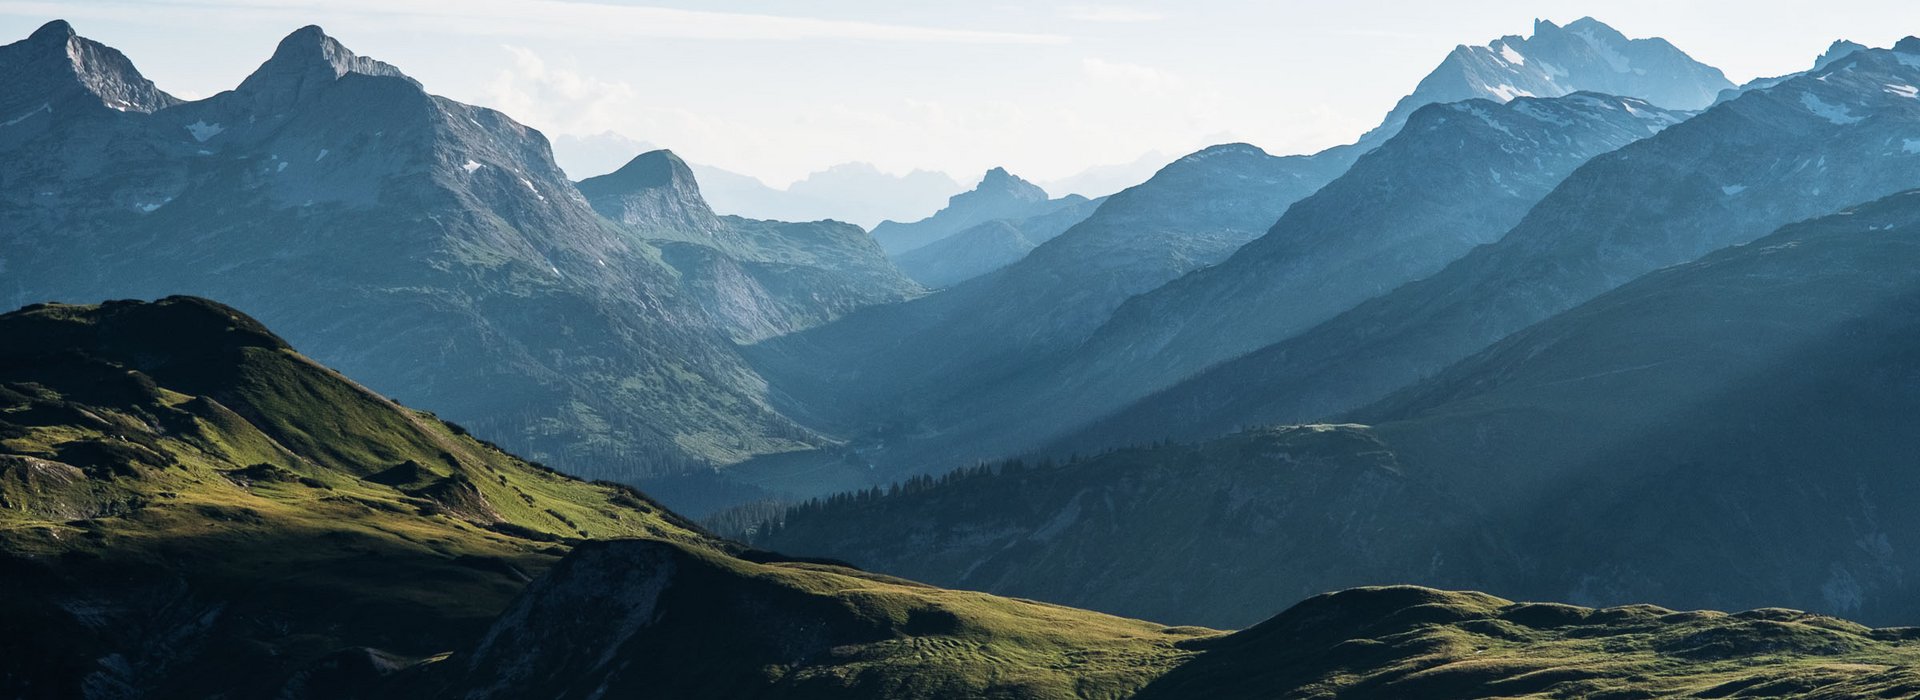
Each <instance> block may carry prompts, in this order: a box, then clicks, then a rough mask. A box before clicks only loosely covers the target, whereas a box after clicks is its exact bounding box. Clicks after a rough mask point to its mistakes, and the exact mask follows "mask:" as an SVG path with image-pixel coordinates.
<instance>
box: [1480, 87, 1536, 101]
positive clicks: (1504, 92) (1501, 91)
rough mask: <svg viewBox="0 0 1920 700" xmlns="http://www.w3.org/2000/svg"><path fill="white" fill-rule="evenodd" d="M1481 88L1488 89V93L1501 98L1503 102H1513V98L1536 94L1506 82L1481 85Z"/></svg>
mask: <svg viewBox="0 0 1920 700" xmlns="http://www.w3.org/2000/svg"><path fill="white" fill-rule="evenodd" d="M1480 89H1482V90H1485V91H1487V93H1488V94H1490V95H1493V96H1494V97H1496V98H1499V100H1500V101H1501V102H1512V101H1513V98H1515V97H1533V96H1534V95H1533V93H1531V92H1527V91H1525V90H1522V89H1520V88H1517V87H1514V86H1512V85H1508V84H1506V83H1501V84H1500V85H1498V86H1490V85H1482V86H1480Z"/></svg>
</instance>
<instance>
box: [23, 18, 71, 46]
mask: <svg viewBox="0 0 1920 700" xmlns="http://www.w3.org/2000/svg"><path fill="white" fill-rule="evenodd" d="M76 36H79V34H76V33H75V32H74V31H73V25H71V24H68V23H67V21H66V20H64V19H56V20H54V21H52V22H48V23H46V24H43V25H40V28H39V29H35V30H33V33H32V34H29V35H27V41H28V42H31V43H34V44H40V45H45V44H48V43H56V42H57V43H61V44H65V43H67V40H68V39H71V38H73V37H76Z"/></svg>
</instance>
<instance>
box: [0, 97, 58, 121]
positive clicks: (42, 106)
mask: <svg viewBox="0 0 1920 700" xmlns="http://www.w3.org/2000/svg"><path fill="white" fill-rule="evenodd" d="M41 112H46V113H48V114H52V113H53V105H50V104H47V103H45V102H42V103H40V106H39V107H35V108H34V109H33V110H31V111H29V112H27V113H26V114H22V115H20V116H17V117H14V118H12V119H8V120H6V121H4V122H0V126H13V125H15V124H18V123H20V122H23V121H26V120H27V117H31V116H33V115H35V114H39V113H41Z"/></svg>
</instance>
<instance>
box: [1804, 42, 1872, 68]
mask: <svg viewBox="0 0 1920 700" xmlns="http://www.w3.org/2000/svg"><path fill="white" fill-rule="evenodd" d="M1866 48H1867V47H1866V46H1863V45H1861V44H1856V43H1854V42H1851V41H1847V40H1845V39H1840V40H1837V41H1834V42H1833V44H1831V45H1829V46H1828V47H1827V52H1826V53H1823V54H1820V57H1819V58H1816V59H1814V60H1813V69H1814V70H1820V69H1822V68H1825V67H1827V64H1829V63H1833V62H1834V61H1838V60H1840V59H1842V58H1846V57H1848V56H1851V55H1853V54H1854V53H1855V52H1858V51H1865V50H1866Z"/></svg>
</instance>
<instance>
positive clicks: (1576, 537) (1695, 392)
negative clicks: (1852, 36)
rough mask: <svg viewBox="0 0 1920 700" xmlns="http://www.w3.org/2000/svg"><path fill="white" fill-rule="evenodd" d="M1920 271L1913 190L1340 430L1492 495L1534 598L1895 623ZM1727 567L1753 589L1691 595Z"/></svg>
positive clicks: (1559, 333)
mask: <svg viewBox="0 0 1920 700" xmlns="http://www.w3.org/2000/svg"><path fill="white" fill-rule="evenodd" d="M1856 70H1860V69H1856ZM1835 80H1838V78H1836V79H1835ZM1742 99H1745V98H1742ZM1916 264H1920V192H1916V191H1908V192H1904V193H1901V194H1896V195H1893V196H1890V197H1888V198H1885V199H1882V200H1879V201H1876V202H1872V203H1869V204H1865V205H1862V206H1858V207H1853V208H1850V209H1847V210H1845V211H1842V212H1839V213H1837V214H1834V215H1831V216H1827V217H1822V218H1818V219H1814V220H1811V221H1807V222H1803V223H1798V224H1794V225H1791V226H1788V227H1785V228H1783V229H1781V230H1780V231H1778V232H1777V233H1774V234H1771V235H1768V236H1766V237H1764V238H1761V239H1759V240H1756V241H1753V242H1752V243H1748V244H1746V245H1741V246H1735V247H1731V248H1728V249H1725V250H1722V251H1719V252H1716V253H1714V254H1711V255H1708V256H1706V257H1703V258H1701V259H1700V260H1698V261H1696V262H1692V263H1688V264H1685V265H1680V266H1676V267H1670V268H1666V269H1663V270H1660V271H1657V272H1654V273H1651V274H1648V275H1646V276H1644V277H1641V278H1640V279H1637V280H1635V281H1633V282H1632V283H1630V284H1627V285H1625V286H1622V287H1621V288H1619V289H1617V290H1615V291H1613V292H1610V293H1608V294H1605V295H1602V296H1600V297H1598V298H1596V299H1594V300H1592V301H1590V302H1588V303H1586V304H1582V305H1580V306H1578V307H1576V308H1574V309H1573V310H1570V311H1568V312H1566V313H1562V314H1559V315H1557V316H1555V317H1553V318H1551V319H1549V320H1547V321H1544V322H1542V323H1539V324H1537V325H1534V326H1532V327H1530V328H1527V329H1525V330H1523V331H1521V332H1518V333H1515V334H1513V335H1511V336H1509V337H1508V338H1506V339H1504V340H1502V341H1500V342H1499V343H1497V344H1495V345H1494V346H1492V347H1490V348H1488V349H1486V350H1485V351H1483V352H1480V353H1478V354H1476V355H1474V356H1473V357H1471V358H1469V359H1467V360H1466V361H1464V362H1461V363H1458V364H1456V365H1454V366H1452V367H1450V368H1448V369H1447V370H1446V371H1445V372H1442V373H1440V374H1438V375H1437V376H1435V377H1434V378H1432V379H1431V380H1429V381H1427V382H1423V383H1421V384H1420V385H1418V386H1416V387H1414V388H1411V389H1409V390H1407V391H1404V392H1400V393H1399V394H1396V395H1395V396H1393V397H1390V398H1389V399H1387V400H1385V401H1383V402H1381V403H1379V404H1377V405H1375V406H1372V407H1369V408H1367V409H1364V410H1362V411H1360V412H1359V414H1358V417H1360V418H1362V419H1364V420H1367V421H1369V422H1375V423H1378V424H1379V426H1380V427H1379V432H1380V434H1381V435H1382V436H1383V437H1384V439H1385V440H1387V441H1388V442H1390V443H1392V444H1393V445H1394V446H1395V449H1396V450H1397V451H1399V452H1400V453H1401V454H1402V455H1404V456H1405V457H1406V458H1407V459H1408V460H1409V461H1413V460H1418V461H1419V462H1420V463H1422V464H1427V465H1435V466H1436V467H1438V466H1439V465H1445V466H1446V468H1447V469H1448V474H1447V476H1446V478H1447V479H1448V480H1449V481H1450V482H1451V483H1454V484H1457V485H1458V486H1459V487H1460V488H1462V489H1465V490H1468V491H1482V490H1486V489H1491V488H1495V486H1494V485H1493V484H1494V483H1495V482H1497V488H1498V489H1499V493H1501V494H1502V497H1501V499H1499V501H1496V502H1494V503H1492V504H1490V507H1492V508H1494V509H1495V510H1494V511H1493V512H1492V513H1491V514H1492V515H1493V516H1495V517H1498V518H1501V519H1502V520H1503V521H1506V522H1509V523H1511V525H1509V526H1508V529H1510V530H1511V531H1514V532H1519V533H1525V534H1526V535H1527V541H1526V542H1525V543H1524V545H1525V546H1526V548H1527V549H1528V550H1530V551H1534V552H1539V553H1541V558H1542V559H1543V560H1545V562H1544V565H1543V566H1542V567H1541V570H1542V573H1543V574H1545V575H1546V576H1547V577H1548V580H1546V581H1544V582H1542V584H1541V587H1540V588H1538V589H1535V590H1551V591H1553V594H1554V595H1555V596H1559V597H1562V598H1566V599H1572V600H1589V601H1593V600H1603V599H1621V598H1623V597H1626V596H1635V597H1636V599H1642V600H1644V599H1660V600H1671V601H1682V602H1686V603H1689V604H1694V603H1719V602H1725V603H1728V604H1733V605H1739V604H1740V603H1739V601H1743V600H1758V599H1766V600H1770V601H1774V602H1775V603H1776V604H1782V605H1790V606H1796V607H1802V608H1807V609H1814V610H1822V611H1828V612H1832V613H1837V614H1846V615H1849V616H1855V617H1858V618H1861V619H1868V620H1911V619H1914V618H1915V616H1916V615H1920V608H1917V607H1916V606H1915V605H1914V604H1913V602H1912V601H1913V599H1914V598H1913V592H1912V589H1911V588H1910V586H1911V584H1910V583H1909V582H1908V581H1909V579H1908V578H1907V577H1905V576H1904V575H1903V574H1902V573H1901V572H1902V571H1903V570H1910V569H1911V568H1912V567H1913V566H1916V565H1917V564H1920V547H1916V546H1914V544H1913V543H1912V542H1910V541H1909V540H1907V539H1906V538H1903V537H1900V536H1898V535H1895V534H1893V533H1898V532H1903V531H1907V529H1908V528H1910V527H1912V526H1913V525H1914V523H1912V522H1911V520H1912V518H1913V515H1912V514H1911V512H1910V511H1909V510H1908V509H1906V508H1904V507H1903V505H1902V504H1903V503H1904V502H1905V499H1906V496H1905V494H1910V493H1913V492H1914V491H1915V489H1916V488H1920V481H1916V480H1915V478H1914V475H1913V473H1912V470H1911V469H1910V468H1909V466H1908V465H1909V464H1910V463H1911V455H1913V454H1914V453H1915V450H1916V449H1920V444H1916V443H1915V438H1914V436H1913V434H1912V431H1910V430H1906V429H1904V428H1903V427H1902V426H1904V425H1907V424H1908V423H1910V422H1911V419H1912V417H1913V416H1915V415H1920V403H1916V400H1915V396H1914V394H1913V392H1911V391H1909V390H1908V389H1907V387H1908V386H1910V384H1908V380H1907V379H1905V378H1906V377H1911V376H1916V375H1915V373H1916V371H1920V355H1916V353H1915V352H1914V350H1913V348H1915V347H1920V346H1916V344H1915V343H1916V341H1917V340H1920V326H1917V325H1916V324H1915V322H1914V318H1916V317H1915V315H1914V310H1915V308H1916V304H1920V275H1916V273H1915V272H1914V270H1915V269H1920V268H1916ZM1488 441H1497V442H1498V448H1497V449H1490V448H1489V446H1488ZM1548 514H1551V515H1548ZM1521 523H1531V524H1532V525H1531V527H1525V528H1523V527H1522V526H1521V525H1520V524H1521ZM1656 523H1658V524H1656ZM1559 548H1564V549H1559ZM1555 551H1563V552H1576V551H1577V552H1582V554H1581V555H1580V556H1578V557H1572V556H1565V555H1562V556H1559V557H1553V556H1551V555H1550V554H1548V553H1551V552H1555ZM1735 562H1739V563H1735ZM1735 569H1740V570H1747V571H1752V572H1764V574H1758V575H1754V576H1751V577H1742V578H1740V579H1739V580H1728V581H1719V582H1716V583H1714V584H1712V585H1708V584H1704V583H1702V581H1704V580H1706V579H1709V578H1716V577H1719V576H1721V575H1722V574H1723V573H1724V572H1727V571H1732V570H1735Z"/></svg>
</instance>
